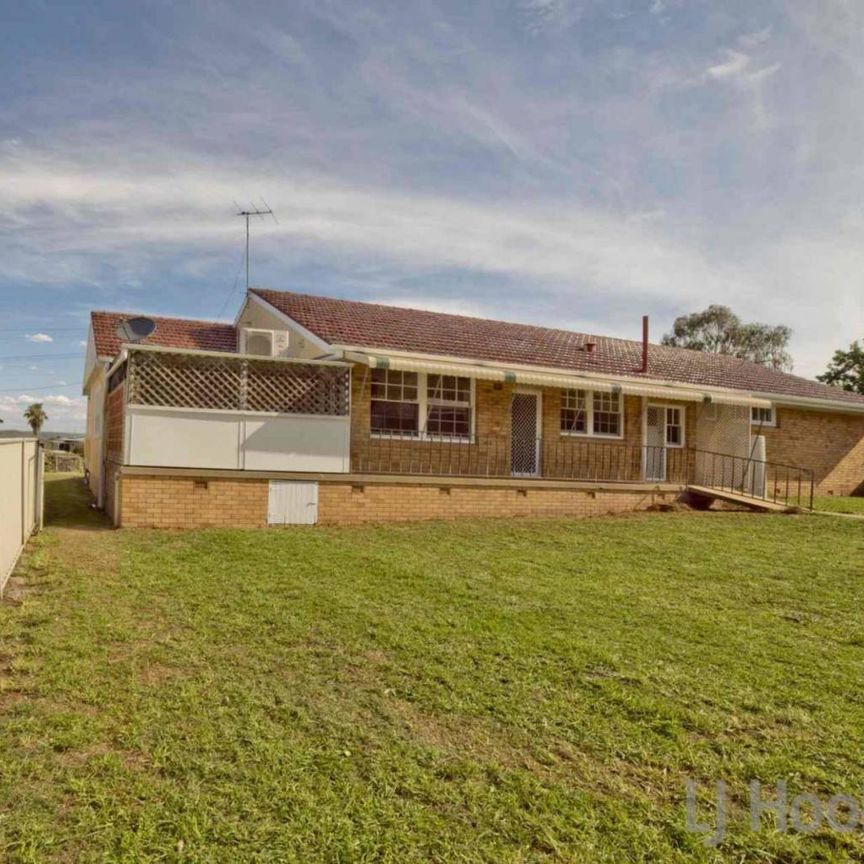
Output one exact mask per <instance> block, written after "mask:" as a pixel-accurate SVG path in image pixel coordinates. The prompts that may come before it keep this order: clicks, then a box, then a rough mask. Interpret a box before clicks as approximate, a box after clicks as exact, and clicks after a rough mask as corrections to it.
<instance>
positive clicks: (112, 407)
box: [105, 383, 126, 462]
mask: <svg viewBox="0 0 864 864" xmlns="http://www.w3.org/2000/svg"><path fill="white" fill-rule="evenodd" d="M125 400H126V385H125V383H124V384H121V385H120V386H119V387H117V388H115V389H114V390H113V391H112V392H111V393H109V394H108V404H107V406H106V409H105V435H106V436H107V438H106V442H105V455H106V458H107V459H108V460H109V461H114V462H122V461H123V426H124V422H125Z"/></svg>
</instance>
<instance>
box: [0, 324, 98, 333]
mask: <svg viewBox="0 0 864 864" xmlns="http://www.w3.org/2000/svg"><path fill="white" fill-rule="evenodd" d="M86 329H87V325H86V324H85V325H82V326H81V327H51V326H50V325H46V324H42V326H41V327H0V333H31V332H33V331H34V330H35V331H36V332H37V333H38V332H41V331H42V330H50V331H51V332H52V333H83V332H84V331H85V330H86Z"/></svg>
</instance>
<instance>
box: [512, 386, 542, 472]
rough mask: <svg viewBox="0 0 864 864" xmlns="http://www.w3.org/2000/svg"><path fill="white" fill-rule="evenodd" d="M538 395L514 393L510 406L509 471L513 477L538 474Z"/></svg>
mask: <svg viewBox="0 0 864 864" xmlns="http://www.w3.org/2000/svg"><path fill="white" fill-rule="evenodd" d="M539 424H540V394H539V393H514V394H513V402H512V403H511V405H510V470H511V473H512V474H513V476H514V477H537V476H538V475H539V474H540V435H539Z"/></svg>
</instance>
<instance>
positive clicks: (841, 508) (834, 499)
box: [813, 495, 864, 515]
mask: <svg viewBox="0 0 864 864" xmlns="http://www.w3.org/2000/svg"><path fill="white" fill-rule="evenodd" d="M813 509H814V510H826V511H828V512H829V513H860V514H862V515H864V496H855V497H851V496H843V495H825V496H820V497H818V498H816V499H815V500H814V501H813Z"/></svg>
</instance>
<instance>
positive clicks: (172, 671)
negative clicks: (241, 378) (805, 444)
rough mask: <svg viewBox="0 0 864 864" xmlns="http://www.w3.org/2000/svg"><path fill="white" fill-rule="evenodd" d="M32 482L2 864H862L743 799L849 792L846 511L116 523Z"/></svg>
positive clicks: (13, 621)
mask: <svg viewBox="0 0 864 864" xmlns="http://www.w3.org/2000/svg"><path fill="white" fill-rule="evenodd" d="M49 488H50V491H49V499H48V500H49V518H50V520H51V522H52V525H51V527H49V528H48V529H47V530H46V531H45V532H44V533H43V534H42V535H41V537H40V538H38V540H37V541H36V542H35V544H34V548H33V549H32V550H31V553H30V554H29V556H28V558H27V560H26V562H25V564H24V574H23V575H24V577H25V579H26V580H27V582H28V584H29V587H30V593H29V594H28V595H27V596H26V597H25V598H24V601H23V603H22V604H21V605H9V604H7V605H4V606H0V649H2V658H0V861H2V860H8V861H10V862H19V861H34V862H36V861H39V862H41V861H52V860H57V861H64V862H66V861H124V862H133V861H178V862H179V861H196V862H197V861H201V862H205V861H206V862H234V861H285V862H303V864H306V862H373V861H374V862H393V864H412V862H439V861H444V862H451V861H452V862H481V861H483V862H496V864H498V862H541V861H542V862H546V861H550V862H551V861H561V862H583V861H584V862H610V864H611V862H614V864H621V862H690V861H697V862H699V861H705V862H713V861H724V862H727V861H728V862H744V861H747V862H750V861H759V862H784V864H790V862H802V864H803V862H818V861H830V862H845V861H864V832H862V831H860V830H859V831H857V832H856V833H854V834H841V833H839V832H836V831H831V830H828V829H827V828H822V829H820V830H819V831H817V832H816V833H813V834H810V835H804V834H795V833H789V834H782V833H779V832H777V831H774V830H770V829H769V828H767V827H766V828H764V829H763V830H762V831H761V832H759V833H751V832H750V831H749V830H748V828H747V824H746V821H745V811H744V809H743V808H744V807H746V805H747V800H746V797H745V796H746V791H747V783H748V781H749V780H750V779H751V778H759V779H761V780H762V781H763V782H764V783H765V784H766V785H767V786H771V785H772V784H773V782H774V781H775V780H777V779H784V778H785V779H787V780H788V783H789V794H790V798H791V796H792V795H793V794H795V793H797V792H799V791H808V792H814V793H816V794H818V795H819V796H821V797H822V798H823V799H825V800H827V798H828V797H830V795H832V794H834V793H838V792H848V793H854V794H855V795H856V796H857V797H858V800H859V802H860V799H861V797H862V794H864V793H862V788H864V613H862V609H864V581H862V572H864V525H862V524H861V523H860V522H857V521H854V520H843V519H817V518H814V517H807V516H799V517H795V516H760V515H755V514H743V513H700V514H693V513H669V514H645V515H638V516H637V515H634V516H628V517H618V518H604V519H594V520H587V521H581V522H568V521H555V522H545V521H544V522H528V521H526V522H519V521H510V522H500V523H494V522H486V523H480V522H477V523H463V524H459V525H454V526H451V525H441V524H427V525H414V526H407V527H364V528H351V529H314V528H313V529H293V530H292V529H288V530H274V531H267V532H240V531H221V530H218V531H217V530H212V531H200V532H192V533H168V532H155V531H149V532H147V531H142V532H135V531H121V532H115V531H110V530H106V529H105V528H104V525H103V523H102V521H101V518H100V517H99V516H98V515H97V514H93V513H89V512H87V511H86V509H84V508H83V507H82V493H81V486H80V481H78V480H77V479H72V480H70V479H66V478H52V480H51V482H50V484H49ZM688 777H693V778H695V779H696V780H697V781H698V782H699V783H700V788H702V789H704V790H705V792H706V798H705V801H704V802H703V803H704V804H705V806H703V807H702V809H701V811H700V818H702V819H709V818H710V817H711V812H710V808H708V806H707V801H708V797H707V792H708V790H709V785H710V784H711V783H712V782H713V781H714V780H715V779H719V778H723V779H725V780H726V781H727V782H728V784H729V791H730V796H731V797H732V798H733V803H734V810H733V812H732V814H731V817H730V819H731V821H730V825H729V832H728V837H727V839H726V840H725V842H724V843H723V844H721V845H720V846H719V847H718V848H717V849H710V848H707V847H705V846H704V845H703V844H702V838H701V837H700V836H699V835H695V834H691V833H688V832H687V831H686V830H685V810H684V784H685V779H686V778H688ZM766 794H768V793H767V792H766Z"/></svg>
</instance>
